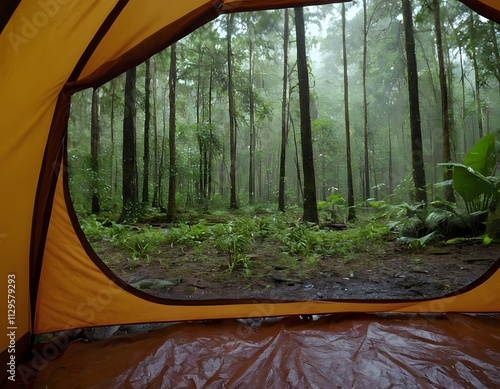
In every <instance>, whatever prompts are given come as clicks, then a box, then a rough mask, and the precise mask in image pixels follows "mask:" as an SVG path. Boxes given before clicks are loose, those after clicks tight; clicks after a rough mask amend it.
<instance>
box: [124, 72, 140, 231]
mask: <svg viewBox="0 0 500 389" xmlns="http://www.w3.org/2000/svg"><path fill="white" fill-rule="evenodd" d="M135 100H136V69H135V68H132V69H130V70H129V71H127V73H126V75H125V107H124V114H123V185H122V198H123V208H122V214H121V216H120V221H124V220H130V219H134V218H135V217H136V216H137V209H138V203H139V193H138V192H139V191H138V184H137V182H138V177H137V152H136V143H137V142H136V124H135V121H136V119H135V118H136V106H135Z"/></svg>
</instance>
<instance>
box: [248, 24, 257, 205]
mask: <svg viewBox="0 0 500 389" xmlns="http://www.w3.org/2000/svg"><path fill="white" fill-rule="evenodd" d="M247 29H248V33H249V48H248V50H249V55H248V57H249V58H248V62H249V66H248V84H249V90H248V94H249V105H250V107H249V108H250V161H249V172H248V202H249V204H250V205H253V204H254V203H255V148H256V140H255V96H254V93H255V92H254V72H255V65H254V47H253V39H254V33H253V26H252V21H251V20H250V18H249V19H247Z"/></svg>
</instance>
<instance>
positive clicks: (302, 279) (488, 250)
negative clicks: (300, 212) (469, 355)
mask: <svg viewBox="0 0 500 389" xmlns="http://www.w3.org/2000/svg"><path fill="white" fill-rule="evenodd" d="M332 233H338V234H342V233H343V232H342V231H334V232H332ZM94 249H95V250H96V252H97V253H98V254H99V256H100V257H101V258H102V259H103V260H104V262H105V263H106V264H107V265H108V266H109V268H110V269H111V270H112V271H113V272H114V273H115V274H116V275H117V276H118V277H120V278H121V279H123V280H124V281H126V282H127V283H129V284H131V285H132V286H134V287H136V288H138V289H141V290H143V291H145V292H147V293H150V294H151V295H154V296H159V297H164V298H168V299H177V300H193V299H198V300H210V299H259V300H262V299H273V300H328V299H421V298H429V297H439V296H443V295H446V294H449V293H452V292H456V291H458V290H460V289H461V288H463V287H465V286H466V285H468V284H469V283H471V282H472V281H474V280H476V279H477V278H479V277H480V276H481V275H482V274H484V273H485V272H486V271H487V270H488V269H489V268H490V267H491V266H492V265H493V263H494V262H495V261H496V260H498V259H500V246H499V245H498V244H491V245H489V246H484V245H483V244H480V243H479V244H478V243H471V242H467V243H464V244H456V245H445V244H444V243H440V244H434V245H432V246H428V247H424V248H421V249H418V250H410V249H408V248H406V246H402V245H401V244H400V243H398V242H397V241H396V240H387V241H385V242H383V243H382V244H380V243H378V244H376V245H367V246H366V249H365V250H364V251H362V252H359V251H358V252H355V253H351V254H349V255H348V256H347V257H335V256H324V257H315V258H313V259H310V258H301V257H297V256H291V255H289V254H284V253H282V252H281V249H280V246H279V245H278V244H274V243H272V242H262V243H261V244H259V243H255V244H254V245H253V246H252V249H251V251H249V252H248V253H246V255H247V257H246V258H247V259H248V260H247V261H246V263H247V265H246V266H245V267H243V266H236V267H235V268H234V269H233V270H232V271H229V270H228V258H227V256H225V255H223V254H222V253H219V252H215V251H214V252H200V251H199V250H196V249H186V248H182V247H172V246H170V245H164V246H161V247H159V248H158V250H156V251H155V252H154V253H153V254H150V255H148V257H147V258H144V259H140V260H131V259H130V258H129V257H130V255H129V254H128V253H127V252H125V251H123V250H120V249H119V248H116V247H113V246H112V245H111V244H108V243H106V242H104V241H102V242H99V243H98V244H97V245H95V247H94Z"/></svg>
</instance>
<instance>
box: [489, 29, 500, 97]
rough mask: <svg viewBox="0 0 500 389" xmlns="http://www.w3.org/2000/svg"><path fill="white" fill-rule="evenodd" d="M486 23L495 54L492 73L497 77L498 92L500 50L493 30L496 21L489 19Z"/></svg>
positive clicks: (499, 84)
mask: <svg viewBox="0 0 500 389" xmlns="http://www.w3.org/2000/svg"><path fill="white" fill-rule="evenodd" d="M488 25H489V27H490V33H491V41H492V42H493V53H494V55H495V61H496V66H495V70H494V72H493V74H494V75H495V78H496V79H497V82H498V90H499V92H500V51H499V48H498V40H497V33H496V30H495V25H496V23H495V22H494V21H493V20H490V21H489V22H488Z"/></svg>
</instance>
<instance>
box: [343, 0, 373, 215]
mask: <svg viewBox="0 0 500 389" xmlns="http://www.w3.org/2000/svg"><path fill="white" fill-rule="evenodd" d="M345 24H346V20H345V4H344V3H342V52H343V62H344V114H345V136H346V149H347V205H348V207H349V212H348V216H347V219H348V220H352V219H354V218H355V217H356V212H355V210H354V184H353V179H352V158H351V128H350V118H349V79H348V76H347V45H346V34H345ZM366 174H368V172H366Z"/></svg>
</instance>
